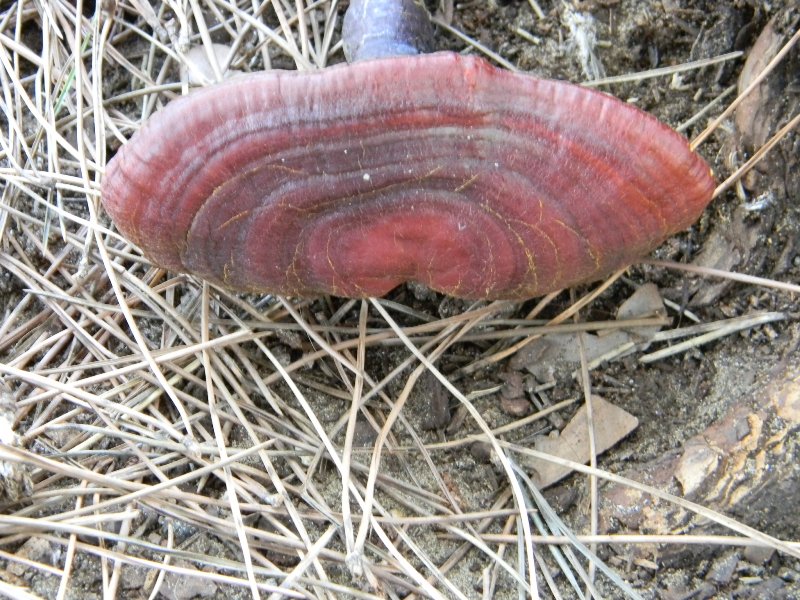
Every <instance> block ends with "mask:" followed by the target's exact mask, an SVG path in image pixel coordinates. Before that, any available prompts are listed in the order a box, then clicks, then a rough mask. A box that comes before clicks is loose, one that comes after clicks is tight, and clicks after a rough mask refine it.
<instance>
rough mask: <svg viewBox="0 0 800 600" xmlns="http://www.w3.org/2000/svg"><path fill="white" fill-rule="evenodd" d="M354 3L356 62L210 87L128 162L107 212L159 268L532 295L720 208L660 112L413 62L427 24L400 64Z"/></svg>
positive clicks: (344, 289)
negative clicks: (712, 205) (710, 207)
mask: <svg viewBox="0 0 800 600" xmlns="http://www.w3.org/2000/svg"><path fill="white" fill-rule="evenodd" d="M387 1H388V2H389V4H391V2H392V0H368V1H367V2H366V4H375V3H376V2H377V3H381V2H387ZM394 2H395V6H401V7H403V8H402V10H406V8H408V7H411V9H412V12H413V10H417V9H419V5H417V3H416V2H413V0H399V2H398V0H394ZM364 4H365V3H364V2H359V1H354V2H351V7H350V9H348V10H349V11H355V10H367V9H365V8H363V5H364ZM415 7H416V8H415ZM421 10H423V11H424V9H421ZM390 12H391V11H390ZM353 14H354V13H352V12H351V13H348V16H346V17H345V18H346V21H347V19H348V18H349V19H350V23H351V28H350V29H348V28H346V30H345V32H344V35H345V39H346V43H345V48H347V49H348V50H347V52H348V55H349V58H350V60H351V61H353V62H351V64H345V65H338V66H332V67H328V68H326V69H322V70H320V71H316V72H290V71H269V72H262V73H258V74H251V75H241V76H237V77H234V78H231V79H229V80H227V81H225V82H224V83H220V84H217V85H214V86H211V87H208V88H205V89H202V90H199V91H196V92H193V93H191V94H189V95H188V96H186V97H184V98H181V99H179V100H176V101H174V102H171V103H170V104H169V105H167V106H166V107H165V108H164V109H163V110H161V111H159V112H158V113H156V114H155V115H153V116H152V117H151V118H150V119H149V120H148V121H147V122H146V123H145V124H144V125H143V126H142V128H141V129H140V130H139V131H138V132H137V133H136V134H135V135H134V136H133V137H132V138H131V140H130V141H129V143H127V144H126V145H125V146H124V147H123V148H122V149H121V150H120V151H119V152H118V153H117V154H116V156H115V157H114V158H113V159H112V160H111V161H110V163H109V164H108V168H107V170H106V174H105V179H104V182H103V188H102V199H103V203H104V205H105V208H106V210H107V211H108V213H109V214H110V215H111V217H112V219H113V220H114V222H115V223H116V225H117V227H118V228H119V230H120V231H121V232H122V233H123V234H124V235H125V236H126V237H127V238H128V239H129V240H131V241H132V242H133V243H135V244H137V245H138V246H140V247H141V249H142V250H143V252H144V253H145V255H146V256H147V257H149V258H150V259H151V260H152V261H153V262H154V263H156V264H158V265H161V266H163V267H166V268H168V269H171V270H175V271H181V272H189V273H192V274H195V275H198V276H200V277H202V278H205V279H207V280H209V281H212V282H214V283H216V284H219V285H222V286H224V287H227V288H230V289H234V290H242V291H251V292H268V293H278V294H285V295H290V296H307V295H315V294H320V293H329V294H333V295H337V296H348V297H363V296H380V295H383V294H386V293H387V292H389V291H390V290H391V289H392V288H394V287H395V286H397V285H399V284H401V283H403V282H405V281H412V280H413V281H417V282H421V283H423V284H426V285H428V286H429V287H431V288H433V289H435V290H438V291H441V292H444V293H447V294H451V295H453V296H458V297H462V298H475V299H478V298H486V299H499V298H505V299H523V298H529V297H533V296H537V295H541V294H544V293H547V292H550V291H553V290H557V289H560V288H563V287H567V286H570V285H573V284H576V283H581V282H585V281H590V280H594V279H598V278H600V277H602V276H604V275H606V274H608V273H610V272H611V271H613V270H615V269H617V268H620V267H622V266H624V265H626V264H628V263H630V262H632V261H633V260H635V259H637V258H639V257H641V256H643V255H645V254H647V253H648V252H650V251H651V250H653V249H654V248H655V247H656V246H657V245H658V244H660V243H661V242H662V241H663V240H665V239H666V238H667V237H669V236H670V235H673V234H674V233H676V232H678V231H680V230H682V229H684V228H686V227H688V226H689V225H691V224H692V223H693V222H694V221H695V220H696V219H697V218H698V217H699V215H700V214H701V213H702V211H703V209H704V208H705V206H706V205H707V204H708V202H709V201H710V199H711V196H712V192H713V189H714V180H713V178H712V176H711V174H710V170H709V167H708V166H707V164H706V163H705V162H704V161H703V159H702V158H700V157H699V156H698V155H697V154H695V153H694V152H692V151H691V150H690V149H689V146H688V144H687V142H686V140H685V139H684V138H683V137H682V136H680V135H679V134H677V133H676V132H674V131H673V130H671V129H670V128H669V127H667V126H666V125H663V124H661V123H660V122H659V121H658V120H656V119H655V118H654V117H652V116H651V115H649V114H647V113H645V112H642V111H641V110H639V109H637V108H635V107H633V106H631V105H628V104H626V103H624V102H621V101H619V100H617V99H615V98H613V97H611V96H609V95H607V94H604V93H601V92H597V91H592V90H589V89H585V88H582V87H578V86H575V85H572V84H568V83H563V82H559V81H550V80H543V79H538V78H535V77H532V76H529V75H524V74H519V73H513V72H510V71H506V70H502V69H499V68H496V67H494V66H492V65H490V64H489V63H488V62H487V61H485V60H483V59H481V58H477V57H472V56H461V55H459V54H456V53H452V52H438V53H432V54H415V52H416V50H415V48H420V44H421V47H422V48H423V49H425V47H426V44H427V43H428V42H427V40H426V39H424V38H425V37H426V36H420V35H418V33H416V32H417V31H418V29H416V30H414V31H412V32H410V33H409V32H408V31H406V30H405V29H402V28H401V30H400V37H401V41H400V43H394V42H393V44H392V46H391V49H390V50H388V51H387V52H386V53H387V54H392V55H394V56H384V52H383V51H382V50H380V49H378V50H376V49H375V48H376V46H375V43H376V42H375V38H376V37H377V39H378V41H380V39H383V38H384V36H385V32H381V30H380V29H379V30H377V31H379V32H381V33H380V35H375V34H374V30H373V33H370V31H367V32H364V31H363V30H362V29H361V28H360V25H362V24H364V23H367V22H372V23H377V24H379V25H380V24H382V23H385V22H386V20H385V19H386V18H387V17H386V15H385V14H379V15H378V17H379V18H369V19H365V18H361V19H355V21H354V20H353V19H352V17H351V15H353ZM402 14H405V13H402ZM396 16H397V15H396V14H394V13H392V14H389V17H388V18H389V20H390V21H391V19H395V21H397V22H400V23H407V22H409V21H408V20H407V19H406V17H407V15H406V16H405V17H403V18H402V19H399V20H397V19H396ZM425 17H426V18H425V19H423V21H424V22H426V23H427V22H428V21H427V13H426V14H425ZM415 18H416V17H415ZM354 22H355V23H356V24H357V25H358V26H357V27H355V30H356V31H355V33H354V32H353V29H352V23H354ZM414 22H416V21H414ZM345 25H347V22H346V23H345ZM427 26H428V27H430V23H428V25H427ZM387 29H389V30H390V31H397V30H398V29H397V27H396V26H394V25H392V26H387ZM352 36H356V37H357V36H366V37H370V36H372V38H371V39H370V40H369V43H368V44H359V43H357V42H354V41H353V39H352ZM403 39H406V40H411V41H412V42H413V44H408V45H406V44H404V43H403ZM420 40H421V41H420ZM359 48H361V49H365V50H359ZM398 53H399V55H396V54H398ZM365 58H366V59H365Z"/></svg>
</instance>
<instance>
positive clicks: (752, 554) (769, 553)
mask: <svg viewBox="0 0 800 600" xmlns="http://www.w3.org/2000/svg"><path fill="white" fill-rule="evenodd" d="M774 555H775V549H774V548H769V547H766V546H764V547H759V546H748V547H747V548H745V549H744V552H743V553H742V556H743V558H744V559H745V560H746V561H747V562H750V563H753V564H754V565H763V564H765V563H767V562H768V561H769V559H771V558H772V557H773V556H774Z"/></svg>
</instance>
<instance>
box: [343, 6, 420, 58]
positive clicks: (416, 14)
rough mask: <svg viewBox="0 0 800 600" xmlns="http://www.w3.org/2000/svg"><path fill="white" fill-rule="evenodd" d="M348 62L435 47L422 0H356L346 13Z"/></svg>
mask: <svg viewBox="0 0 800 600" xmlns="http://www.w3.org/2000/svg"><path fill="white" fill-rule="evenodd" d="M342 43H343V46H344V55H345V58H347V62H350V63H353V62H357V61H360V60H369V59H373V58H384V57H387V56H409V55H414V54H425V53H427V52H431V51H432V50H433V24H432V23H431V17H430V15H429V14H428V10H427V9H426V8H425V6H424V5H423V4H422V2H421V1H420V0H353V1H352V2H350V7H349V8H348V9H347V12H345V15H344V22H343V23H342Z"/></svg>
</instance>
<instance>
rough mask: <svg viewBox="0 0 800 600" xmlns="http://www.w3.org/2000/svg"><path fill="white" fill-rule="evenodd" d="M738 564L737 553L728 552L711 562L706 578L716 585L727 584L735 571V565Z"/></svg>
mask: <svg viewBox="0 0 800 600" xmlns="http://www.w3.org/2000/svg"><path fill="white" fill-rule="evenodd" d="M738 564H739V555H738V554H728V555H725V556H721V557H720V558H717V559H716V560H715V561H714V562H713V563H712V564H711V568H710V569H709V571H708V575H706V580H708V581H710V582H712V583H716V584H718V585H727V584H728V583H730V581H731V579H732V578H733V574H734V573H735V572H736V565H738Z"/></svg>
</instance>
